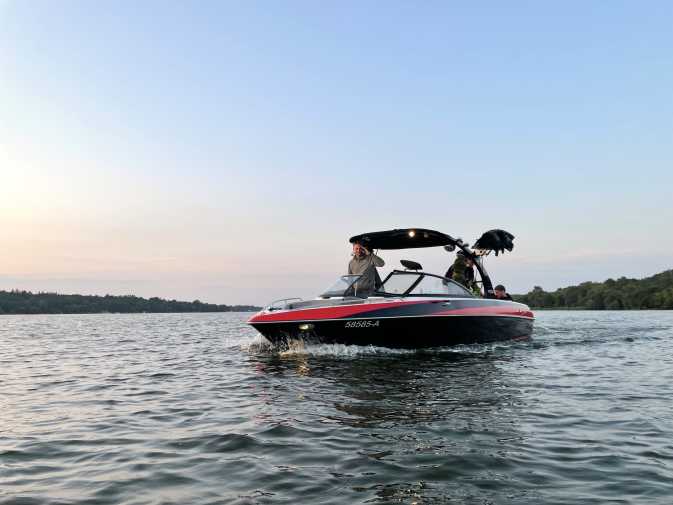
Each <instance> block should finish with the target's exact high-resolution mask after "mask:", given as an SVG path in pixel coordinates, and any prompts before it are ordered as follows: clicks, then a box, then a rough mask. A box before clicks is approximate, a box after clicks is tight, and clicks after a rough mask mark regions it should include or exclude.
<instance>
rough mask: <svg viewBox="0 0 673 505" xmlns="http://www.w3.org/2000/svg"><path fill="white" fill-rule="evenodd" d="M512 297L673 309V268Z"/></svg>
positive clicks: (561, 305)
mask: <svg viewBox="0 0 673 505" xmlns="http://www.w3.org/2000/svg"><path fill="white" fill-rule="evenodd" d="M513 298H514V299H515V300H516V301H518V302H522V303H525V304H527V305H529V306H530V307H531V308H541V309H597V310H604V309H605V310H621V309H673V270H666V271H665V272H661V273H660V274H657V275H653V276H652V277H647V278H645V279H627V278H626V277H620V278H619V279H617V280H614V279H608V280H607V281H605V282H583V283H582V284H580V285H579V286H570V287H567V288H559V289H557V290H556V291H554V292H552V293H547V292H546V291H545V290H543V289H542V288H541V287H540V286H535V287H534V288H533V290H532V291H530V292H529V293H527V294H525V295H514V296H513Z"/></svg>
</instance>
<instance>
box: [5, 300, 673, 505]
mask: <svg viewBox="0 0 673 505" xmlns="http://www.w3.org/2000/svg"><path fill="white" fill-rule="evenodd" d="M247 317H249V314H165V315H164V314H161V315H160V314H138V315H63V316H1V317H0V503H2V504H9V503H16V504H19V503H20V504H46V503H53V504H94V503H101V504H103V503H106V504H107V503H109V504H120V503H123V504H164V503H165V504H168V503H173V504H181V505H184V504H220V503H221V504H225V503H226V504H230V503H238V504H254V503H260V504H264V503H269V504H272V503H273V504H275V503H311V504H312V503H325V504H332V503H333V504H352V503H373V504H378V503H409V504H412V503H418V504H421V503H424V504H427V503H433V504H434V503H452V504H474V503H476V504H500V503H506V504H509V503H511V504H520V503H530V504H542V503H544V504H554V503H559V504H560V503H563V504H577V503H601V504H603V503H634V504H647V503H661V504H670V503H673V312H539V313H537V320H536V330H535V334H534V338H533V339H532V340H531V341H529V342H521V343H516V344H504V345H494V346H474V347H462V348H458V349H439V350H431V351H423V352H410V351H392V350H386V349H373V348H354V347H331V346H315V347H308V348H306V349H304V350H297V351H294V352H289V353H282V354H278V353H275V352H272V351H269V350H267V349H264V348H263V346H261V345H260V342H261V338H260V337H257V336H256V333H255V331H254V330H252V329H250V328H248V327H246V325H245V324H244V322H245V320H246V318H247Z"/></svg>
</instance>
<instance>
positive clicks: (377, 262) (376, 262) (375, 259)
mask: <svg viewBox="0 0 673 505" xmlns="http://www.w3.org/2000/svg"><path fill="white" fill-rule="evenodd" d="M369 255H370V256H371V257H372V263H374V266H375V267H382V266H383V265H385V264H386V262H385V261H383V260H382V259H381V258H379V257H378V256H377V255H376V254H374V253H369Z"/></svg>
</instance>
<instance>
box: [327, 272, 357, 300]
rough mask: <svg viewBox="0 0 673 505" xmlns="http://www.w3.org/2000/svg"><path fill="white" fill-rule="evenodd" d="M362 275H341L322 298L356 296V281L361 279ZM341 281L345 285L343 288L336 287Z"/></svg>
mask: <svg viewBox="0 0 673 505" xmlns="http://www.w3.org/2000/svg"><path fill="white" fill-rule="evenodd" d="M360 277H362V275H358V274H345V275H340V276H339V278H338V279H337V280H336V282H334V283H333V284H332V285H331V286H330V287H329V288H327V290H326V291H325V292H324V293H322V294H321V295H320V298H334V297H347V296H356V293H355V291H356V290H355V283H356V282H357V281H359V280H360ZM339 282H342V283H343V284H344V286H345V287H344V288H343V289H341V290H337V289H334V288H336V287H337V286H338V284H339Z"/></svg>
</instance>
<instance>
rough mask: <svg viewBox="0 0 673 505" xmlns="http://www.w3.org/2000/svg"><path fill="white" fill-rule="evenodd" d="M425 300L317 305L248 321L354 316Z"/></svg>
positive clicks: (262, 315) (254, 317)
mask: <svg viewBox="0 0 673 505" xmlns="http://www.w3.org/2000/svg"><path fill="white" fill-rule="evenodd" d="M419 303H427V302H424V301H417V302H416V301H414V302H393V303H390V302H387V303H365V304H362V305H346V306H344V307H317V308H313V309H304V310H293V311H286V312H279V313H271V314H255V315H254V316H252V318H251V319H250V320H249V321H248V323H270V322H274V321H278V322H281V321H306V320H316V319H339V318H342V317H349V316H354V315H357V314H361V313H362V312H370V311H372V310H377V309H386V308H391V307H406V306H408V305H415V304H419Z"/></svg>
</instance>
